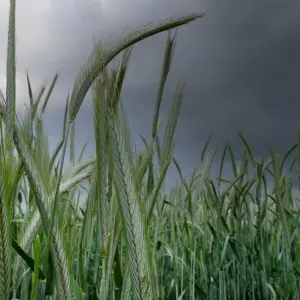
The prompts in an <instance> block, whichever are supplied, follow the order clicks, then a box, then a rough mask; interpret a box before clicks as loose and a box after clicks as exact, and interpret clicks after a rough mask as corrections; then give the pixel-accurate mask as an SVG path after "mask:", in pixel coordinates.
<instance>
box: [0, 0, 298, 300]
mask: <svg viewBox="0 0 300 300" xmlns="http://www.w3.org/2000/svg"><path fill="white" fill-rule="evenodd" d="M10 2H11V8H10V18H9V33H8V56H7V90H6V99H4V96H3V95H1V94H0V96H1V125H0V126H1V141H0V151H1V153H0V196H1V197H0V299H1V300H2V299H3V300H6V299H22V300H25V299H26V300H27V299H30V300H32V299H124V300H127V299H141V300H144V299H191V300H194V299H236V300H240V299H300V282H299V278H300V262H299V261H298V260H297V255H298V254H300V242H299V234H298V227H299V224H300V223H299V214H298V212H297V210H296V208H297V202H296V201H297V199H296V197H295V196H294V195H293V193H292V185H291V184H290V182H291V181H290V178H291V176H290V175H289V174H288V175H284V173H283V172H284V170H285V169H286V167H285V165H286V162H287V158H289V157H291V158H292V160H293V162H292V164H291V166H290V168H289V170H290V172H292V171H293V169H294V168H295V167H297V168H299V164H300V151H299V149H300V147H298V144H297V145H295V146H293V147H292V148H291V149H290V150H289V151H288V152H287V154H286V155H285V156H283V157H280V156H278V155H275V154H274V153H273V152H271V158H270V159H269V160H268V161H257V160H256V159H255V156H254V154H253V153H252V150H251V148H250V146H249V145H248V144H247V142H246V140H245V139H244V137H243V136H242V135H241V140H242V142H243V143H244V145H245V152H244V158H243V160H242V162H241V164H238V162H237V160H236V159H235V156H234V152H233V149H232V147H231V146H230V145H226V147H225V149H224V151H223V154H222V163H221V166H220V172H219V175H218V177H217V178H216V180H213V179H212V178H211V176H210V167H211V164H212V161H213V159H214V158H215V152H213V153H209V152H208V153H207V151H206V149H207V144H208V142H207V144H206V145H205V146H204V150H203V152H202V159H203V162H204V168H203V170H199V171H198V172H195V173H194V174H193V176H192V178H191V179H190V180H186V179H184V178H183V176H182V172H181V169H180V167H179V165H178V163H177V162H176V160H174V159H173V150H174V145H175V142H174V132H175V128H176V124H177V119H178V116H179V112H180V107H181V103H182V98H183V92H184V84H179V85H178V89H177V91H176V93H175V95H174V101H173V105H172V108H171V110H170V114H169V118H168V120H167V123H166V128H165V132H164V133H163V135H162V136H163V139H162V140H161V141H160V139H159V136H158V132H159V111H160V104H161V101H162V98H163V90H164V86H165V83H166V80H167V77H168V73H169V70H170V66H171V62H172V57H173V52H174V48H175V42H176V37H177V35H176V34H177V31H176V33H175V35H173V36H172V33H171V31H170V30H171V29H173V28H175V29H177V28H178V26H180V25H184V24H187V23H189V22H191V21H193V20H196V19H198V18H199V17H202V16H203V15H199V14H194V15H190V16H186V17H182V18H176V19H173V20H172V19H171V20H167V21H164V22H160V23H157V24H154V25H148V26H145V27H142V28H139V29H138V30H136V31H134V32H133V33H130V34H128V35H126V36H125V37H122V38H118V39H116V40H113V41H110V42H109V43H107V44H101V43H97V44H96V45H95V48H94V51H93V53H92V54H91V56H90V57H89V59H88V61H87V63H86V64H85V65H84V66H83V67H82V69H81V71H80V72H79V74H78V77H77V78H76V80H75V83H74V87H73V91H72V94H71V96H70V98H69V97H68V98H67V101H66V107H65V115H64V122H63V126H62V129H63V130H62V140H61V143H60V144H59V145H58V146H57V148H56V151H54V153H53V154H50V151H49V145H48V139H47V135H46V133H45V130H44V126H43V116H44V112H45V110H46V108H47V103H48V101H49V99H50V96H51V92H52V90H53V88H54V86H55V83H56V81H57V78H58V76H57V75H56V76H55V77H54V80H53V83H52V84H51V86H50V87H49V89H47V88H46V87H45V86H42V87H41V89H40V90H39V91H38V93H37V95H36V96H34V94H33V91H32V88H31V84H30V79H29V77H28V76H27V81H28V94H29V100H30V105H29V107H28V110H27V112H26V114H25V117H24V119H23V120H22V121H20V120H18V119H17V117H16V85H15V82H16V80H15V76H16V75H15V45H14V39H15V1H14V0H11V1H10ZM162 31H168V40H167V43H166V47H165V57H164V61H163V68H162V73H161V81H160V86H159V88H158V92H157V101H156V105H155V108H154V117H153V127H152V136H151V137H150V140H149V141H147V140H146V139H145V138H143V141H144V143H145V149H144V151H142V152H140V153H136V152H135V151H134V150H133V148H134V147H132V144H131V137H130V132H129V126H128V122H127V119H126V113H125V111H124V108H123V104H122V99H121V89H122V84H123V80H124V78H125V75H126V70H127V66H128V63H129V59H130V53H131V47H132V46H133V45H134V44H135V43H137V42H138V41H140V40H142V39H145V38H147V37H149V36H151V35H154V34H156V33H159V32H162ZM121 52H123V56H122V59H121V62H120V64H119V66H118V68H115V69H114V68H110V69H109V68H108V67H107V65H108V63H109V62H111V61H112V60H113V59H114V58H115V57H116V56H117V55H118V54H119V53H121ZM90 88H91V89H92V91H93V105H94V136H95V159H92V160H88V161H83V159H82V154H83V151H84V149H83V151H82V152H81V153H80V155H79V156H78V157H76V156H75V151H74V141H75V135H74V126H75V122H76V116H77V114H78V111H79V110H80V106H81V104H82V102H83V100H84V98H85V96H86V93H87V92H88V90H89V89H90ZM299 141H300V140H299ZM67 147H69V149H70V153H71V157H70V161H69V162H68V165H69V168H68V169H66V168H64V164H65V162H64V160H65V158H66V150H67ZM227 154H228V155H229V158H230V161H231V163H232V168H233V171H234V177H233V178H231V179H225V178H223V163H224V161H225V157H226V155H227ZM171 164H175V166H176V168H177V170H178V172H179V175H180V177H181V182H180V183H179V184H178V185H177V186H176V187H175V188H174V189H173V190H172V191H170V192H167V191H166V190H165V188H164V180H165V176H166V172H167V170H168V168H169V167H170V165H171ZM250 167H251V168H253V169H254V170H255V174H252V175H251V174H250V172H249V168H250ZM290 174H292V173H290ZM267 175H268V176H271V177H272V180H273V183H274V189H273V190H272V191H271V190H270V189H269V188H268V187H267V181H266V176H267ZM80 200H81V201H82V200H83V201H84V206H83V207H81V206H80V205H79V202H80ZM24 206H26V209H25V210H24Z"/></svg>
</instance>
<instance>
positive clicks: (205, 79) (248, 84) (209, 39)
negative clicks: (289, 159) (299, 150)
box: [0, 0, 300, 174]
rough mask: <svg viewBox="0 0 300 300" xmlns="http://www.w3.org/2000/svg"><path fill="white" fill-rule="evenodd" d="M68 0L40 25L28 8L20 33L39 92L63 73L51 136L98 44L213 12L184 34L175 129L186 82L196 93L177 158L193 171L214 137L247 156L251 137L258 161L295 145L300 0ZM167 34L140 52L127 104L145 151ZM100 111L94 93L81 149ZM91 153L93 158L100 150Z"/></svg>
mask: <svg viewBox="0 0 300 300" xmlns="http://www.w3.org/2000/svg"><path fill="white" fill-rule="evenodd" d="M29 2H32V3H34V1H33V0H32V1H29ZM61 3H62V2H61V1H52V2H49V7H48V9H45V11H43V12H40V13H39V14H37V18H36V19H35V18H33V16H32V15H31V16H30V13H31V12H30V9H29V8H28V7H30V5H29V4H28V5H27V4H26V5H25V4H21V3H20V4H19V18H20V19H21V21H20V23H19V24H23V25H22V26H23V29H22V26H21V25H20V26H19V28H18V30H19V31H20V33H19V35H20V34H22V33H24V34H25V32H27V34H28V37H27V36H26V37H25V35H24V36H23V35H22V36H21V38H20V41H19V46H20V49H19V56H18V57H19V72H20V76H23V79H24V78H25V76H24V71H25V70H26V69H29V71H30V73H31V74H32V77H33V80H34V81H35V82H36V86H37V85H38V84H40V83H42V81H43V80H44V79H45V78H47V79H48V82H49V81H50V80H51V78H52V76H53V75H54V73H55V72H56V71H58V72H59V73H60V77H59V81H58V84H57V90H56V94H55V96H54V97H53V100H52V103H53V106H52V107H51V110H49V112H48V122H47V124H49V131H50V134H51V136H52V138H54V137H55V139H57V140H58V139H59V138H58V137H57V136H59V137H60V131H59V130H58V128H59V126H58V125H57V122H56V119H57V116H58V115H62V107H63V104H64V103H65V99H66V94H67V92H68V90H69V91H70V90H71V88H72V83H73V80H74V78H75V75H76V73H77V71H78V69H79V67H80V65H81V64H82V63H84V62H85V60H86V58H87V56H88V54H89V53H90V51H91V49H92V46H93V37H99V38H103V37H107V36H109V35H111V34H112V35H114V34H117V33H119V32H120V31H121V30H122V29H124V28H125V27H131V28H133V27H134V26H135V25H139V24H144V23H147V22H149V21H154V20H159V19H162V18H165V17H168V16H170V15H178V14H179V13H188V12H193V11H198V12H199V11H200V12H205V11H208V14H207V15H206V16H205V17H204V18H202V19H200V20H198V21H196V22H194V23H192V24H189V25H187V26H184V27H182V28H180V29H179V35H178V42H177V47H176V50H175V56H174V61H173V65H172V69H171V74H170V77H169V79H168V82H167V87H166V93H165V99H164V104H163V106H162V112H161V117H160V118H161V120H162V121H163V122H166V119H167V115H168V110H169V108H170V104H171V101H172V95H173V92H174V91H175V89H176V84H177V82H178V79H185V81H186V83H187V87H186V92H185V97H184V101H183V107H182V114H181V115H180V120H179V125H178V130H177V135H176V138H177V148H176V157H177V158H178V160H179V162H180V163H181V165H182V166H183V169H184V170H185V172H186V173H189V174H190V173H191V172H192V170H193V168H194V167H195V166H196V165H197V164H198V163H199V157H200V150H201V148H202V146H203V143H204V141H205V140H206V138H207V136H208V135H209V134H210V133H212V146H213V147H218V148H220V149H222V147H224V142H226V141H230V142H232V144H233V146H234V147H235V149H236V150H237V154H238V157H239V158H241V154H242V151H241V149H242V143H241V142H240V141H239V138H238V135H237V132H238V131H242V132H243V133H244V134H245V136H246V138H248V140H249V142H250V144H251V145H252V146H253V148H254V150H255V154H256V155H257V156H258V157H261V156H266V155H268V147H269V146H270V145H274V147H275V149H277V150H278V151H282V150H285V149H287V148H288V147H289V146H290V145H291V144H292V143H293V142H294V141H295V138H296V134H297V131H298V129H299V121H298V120H299V118H298V111H299V108H300V107H299V106H300V105H299V104H298V102H299V99H300V85H299V78H300V76H299V75H300V74H299V69H300V68H299V67H300V56H299V53H300V35H299V31H300V2H299V1H296V0H287V1H280V0H272V1H271V0H265V1H259V0H252V1H247V2H246V1H234V0H227V1H213V0H211V1H208V0H206V1H196V0H189V1H188V0H185V1H180V0H140V1H137V0H127V1H125V0H123V1H121V0H118V1H117V0H116V1H113V0H109V1H102V2H101V1H98V2H97V1H84V2H83V1H65V2H64V4H63V5H62V4H61ZM101 3H102V4H101ZM26 7H27V8H26ZM21 8H22V9H23V10H21ZM26 9H27V10H26ZM25 11H27V13H28V14H29V15H28V16H27V15H26V13H25ZM35 13H37V12H35ZM17 17H18V16H17ZM25 21H26V22H25ZM39 22H40V23H39ZM25 23H26V25H25ZM39 24H42V26H41V28H38V26H39ZM2 25H3V24H2V23H1V26H0V28H2ZM26 26H27V31H26V30H25V29H26ZM28 28H29V29H30V30H29V33H28ZM30 32H34V34H35V36H33V35H30ZM1 33H2V29H1ZM166 37H167V35H166V33H164V34H160V35H158V36H155V37H152V38H150V39H148V40H146V41H143V42H142V43H141V44H139V45H137V46H135V47H134V50H133V53H132V57H131V62H130V66H129V70H128V75H127V78H126V81H125V84H124V90H123V98H124V101H125V105H126V108H127V114H128V116H129V121H130V125H131V131H132V133H133V138H134V140H135V141H136V142H137V145H138V147H140V145H141V143H140V142H139V140H138V134H139V133H141V134H143V135H145V136H146V137H148V136H149V134H150V130H151V120H152V115H153V109H154V103H155V97H156V89H157V86H158V84H159V75H160V71H161V64H162V59H163V52H164V44H165V41H166ZM39 40H41V41H40V42H38V41H39ZM1 49H3V48H1ZM1 53H2V52H1ZM2 63H3V62H2V61H1V66H5V64H2ZM22 72H23V73H22ZM91 114H92V107H91V99H90V96H89V97H87V99H86V100H85V103H84V107H83V110H82V111H81V112H80V116H79V119H78V123H77V134H78V141H77V142H78V144H79V145H82V144H83V143H85V142H88V143H89V144H92V141H93V138H94V137H93V133H92V118H91ZM54 123H55V126H54V125H53V126H52V125H51V124H54ZM56 127H57V131H56ZM57 132H59V133H57ZM88 153H90V154H91V153H92V147H90V148H89V150H88Z"/></svg>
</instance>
